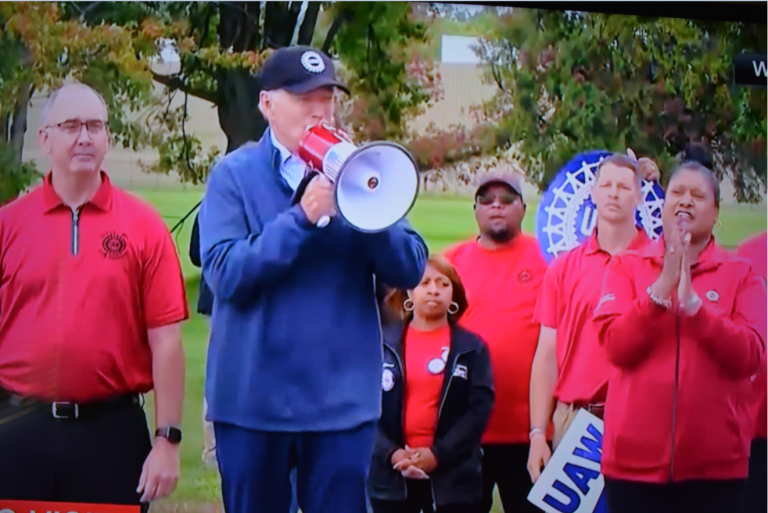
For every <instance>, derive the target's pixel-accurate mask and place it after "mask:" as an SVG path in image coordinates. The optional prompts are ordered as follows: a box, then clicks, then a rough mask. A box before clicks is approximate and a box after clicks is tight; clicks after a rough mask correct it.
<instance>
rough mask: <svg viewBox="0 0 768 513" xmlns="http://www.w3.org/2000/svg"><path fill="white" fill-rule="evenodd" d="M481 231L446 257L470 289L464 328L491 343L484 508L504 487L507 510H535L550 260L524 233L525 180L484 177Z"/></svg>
mask: <svg viewBox="0 0 768 513" xmlns="http://www.w3.org/2000/svg"><path fill="white" fill-rule="evenodd" d="M474 208H475V217H476V219H477V224H478V227H479V228H480V236H479V237H473V238H472V239H471V240H469V241H466V242H464V243H461V244H459V245H458V246H455V247H453V248H450V249H449V250H448V251H447V252H446V256H447V257H448V259H449V260H450V261H451V262H452V263H453V265H454V266H455V267H456V270H457V271H458V272H459V275H460V276H461V280H462V282H463V283H464V286H465V288H466V291H467V300H468V302H469V309H468V310H467V312H466V313H465V314H464V316H463V317H462V321H461V324H462V326H463V327H464V328H466V329H468V330H470V331H472V332H474V333H476V334H478V335H480V337H481V338H482V339H483V340H484V341H485V342H486V344H487V345H488V349H489V352H490V355H491V365H492V367H493V377H494V387H495V390H496V405H495V407H494V411H493V413H492V414H491V418H490V420H489V423H488V427H487V428H486V431H485V435H484V436H483V481H484V483H483V488H484V489H483V506H482V511H490V510H491V508H492V507H493V489H494V487H495V486H498V488H499V495H500V497H501V502H502V505H503V506H504V511H514V512H516V513H525V512H530V513H535V512H536V511H538V509H537V508H536V507H535V506H534V505H533V504H531V503H530V502H528V499H527V496H528V492H529V491H530V488H531V486H530V481H529V479H528V475H527V473H526V462H527V460H528V385H529V383H530V377H531V362H532V361H533V355H534V352H535V351H536V342H537V340H538V338H539V323H538V322H537V321H535V320H534V318H533V312H534V307H535V306H536V299H537V297H538V294H539V288H540V285H541V281H542V278H543V277H544V272H545V271H546V268H547V266H546V263H545V261H544V258H543V256H542V254H541V249H539V244H538V242H537V241H536V239H535V238H533V237H531V236H529V235H526V234H524V233H522V228H521V225H522V221H523V216H524V215H525V210H526V208H525V203H524V202H523V179H522V177H521V176H520V175H519V174H516V173H514V174H513V173H509V172H505V171H497V172H492V173H489V174H486V175H484V176H483V178H482V179H481V181H480V184H479V187H478V189H477V192H476V193H475V207H474Z"/></svg>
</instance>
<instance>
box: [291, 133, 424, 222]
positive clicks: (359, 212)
mask: <svg viewBox="0 0 768 513" xmlns="http://www.w3.org/2000/svg"><path fill="white" fill-rule="evenodd" d="M298 153H299V157H300V158H301V159H302V160H303V161H304V162H306V163H307V164H309V166H310V167H312V168H313V169H315V170H317V171H318V172H320V173H323V174H324V175H325V176H326V177H328V179H329V180H330V181H331V182H332V183H333V184H334V185H335V186H336V205H337V207H338V211H339V215H341V216H342V217H343V218H344V219H345V220H346V221H347V222H348V223H349V224H350V225H352V227H353V228H355V229H356V230H359V231H363V232H378V231H381V230H385V229H387V228H389V227H390V226H392V225H393V224H395V223H397V222H398V221H400V220H401V219H402V218H403V217H405V216H406V215H407V214H408V212H409V211H410V210H411V208H412V207H413V204H414V203H415V202H416V197H417V196H418V194H419V169H418V166H417V165H416V161H415V160H414V158H413V157H412V156H411V154H410V153H408V151H407V150H406V149H405V148H403V147H402V146H400V145H398V144H395V143H391V142H384V141H380V142H372V143H368V144H365V145H363V146H361V147H357V146H356V145H355V144H354V143H353V142H352V140H351V139H350V138H349V136H347V134H345V133H344V132H343V131H341V130H339V129H337V128H333V127H331V126H329V125H327V124H325V123H321V124H319V125H315V126H312V127H308V128H307V131H306V133H305V134H304V136H303V137H302V139H301V141H300V142H299V152H298ZM328 221H329V219H328V218H323V219H321V220H320V222H318V226H325V225H327V224H328Z"/></svg>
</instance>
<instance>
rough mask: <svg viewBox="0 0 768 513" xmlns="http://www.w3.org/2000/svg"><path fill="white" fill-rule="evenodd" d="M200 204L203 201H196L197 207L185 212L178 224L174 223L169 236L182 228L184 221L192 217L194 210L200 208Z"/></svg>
mask: <svg viewBox="0 0 768 513" xmlns="http://www.w3.org/2000/svg"><path fill="white" fill-rule="evenodd" d="M202 203H203V200H200V201H198V202H197V205H195V206H194V207H192V209H191V210H190V211H189V212H187V213H186V214H184V217H182V218H181V219H179V222H178V223H176V224H175V225H174V227H173V228H171V234H173V232H175V231H176V230H178V229H179V227H181V226H183V225H184V221H186V220H187V218H189V216H191V215H192V214H193V213H194V212H195V210H197V208H198V207H199V206H200V205H201V204H202Z"/></svg>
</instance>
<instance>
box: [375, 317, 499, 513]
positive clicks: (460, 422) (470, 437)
mask: <svg viewBox="0 0 768 513" xmlns="http://www.w3.org/2000/svg"><path fill="white" fill-rule="evenodd" d="M404 334H405V331H404V327H403V324H402V323H400V324H397V323H392V324H390V325H389V326H387V327H386V328H385V330H384V361H383V364H382V369H381V371H382V375H381V376H382V379H381V385H382V393H381V403H382V413H381V419H380V420H379V422H378V428H377V430H376V439H375V443H374V448H373V458H372V460H371V467H370V471H369V474H368V494H369V496H370V497H371V498H374V499H379V500H385V501H403V500H405V499H406V491H407V490H406V481H405V478H404V477H403V476H402V474H401V473H400V472H398V471H397V470H394V469H393V468H392V455H393V454H394V453H395V451H396V450H397V449H401V448H403V447H404V445H405V434H404V433H403V420H404V419H403V408H404V397H405V378H404V377H405V376H406V375H407V374H408V369H407V368H404V367H403V366H404V365H405V361H404V359H403V355H404V353H405V351H404V341H403V335H404ZM495 395H496V394H495V392H494V388H493V373H492V370H491V359H490V356H489V354H488V349H487V347H486V345H485V343H484V342H483V341H482V340H481V339H480V338H479V337H478V336H477V335H475V334H474V333H472V332H469V331H467V330H465V329H463V328H461V327H458V326H456V325H454V324H451V348H450V351H449V353H448V358H447V360H446V363H445V377H444V379H443V387H442V396H441V400H440V407H439V412H438V418H437V419H436V429H435V440H434V444H433V445H432V453H433V454H434V455H435V459H436V460H437V468H436V469H435V470H434V472H433V473H432V474H431V475H430V480H429V483H430V486H431V487H432V501H433V509H437V508H439V507H442V506H445V505H447V504H455V503H478V502H480V501H481V500H482V497H483V472H482V450H481V441H482V437H483V432H484V431H485V427H486V425H487V424H488V419H489V418H490V416H491V410H492V409H493V404H494V401H495Z"/></svg>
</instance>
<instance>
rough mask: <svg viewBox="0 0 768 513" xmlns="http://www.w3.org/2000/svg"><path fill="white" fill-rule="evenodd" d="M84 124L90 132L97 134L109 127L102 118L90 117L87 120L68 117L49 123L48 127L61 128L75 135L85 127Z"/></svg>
mask: <svg viewBox="0 0 768 513" xmlns="http://www.w3.org/2000/svg"><path fill="white" fill-rule="evenodd" d="M83 125H85V128H86V129H87V130H88V133H89V134H91V135H96V134H100V133H101V132H102V131H103V130H104V129H105V128H106V127H107V122H106V121H102V120H100V119H89V120H87V121H80V120H79V119H68V120H66V121H62V122H61V123H58V124H56V125H48V126H47V127H46V128H59V129H61V130H62V131H63V132H65V133H67V134H70V135H75V134H79V133H80V130H82V129H83Z"/></svg>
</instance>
